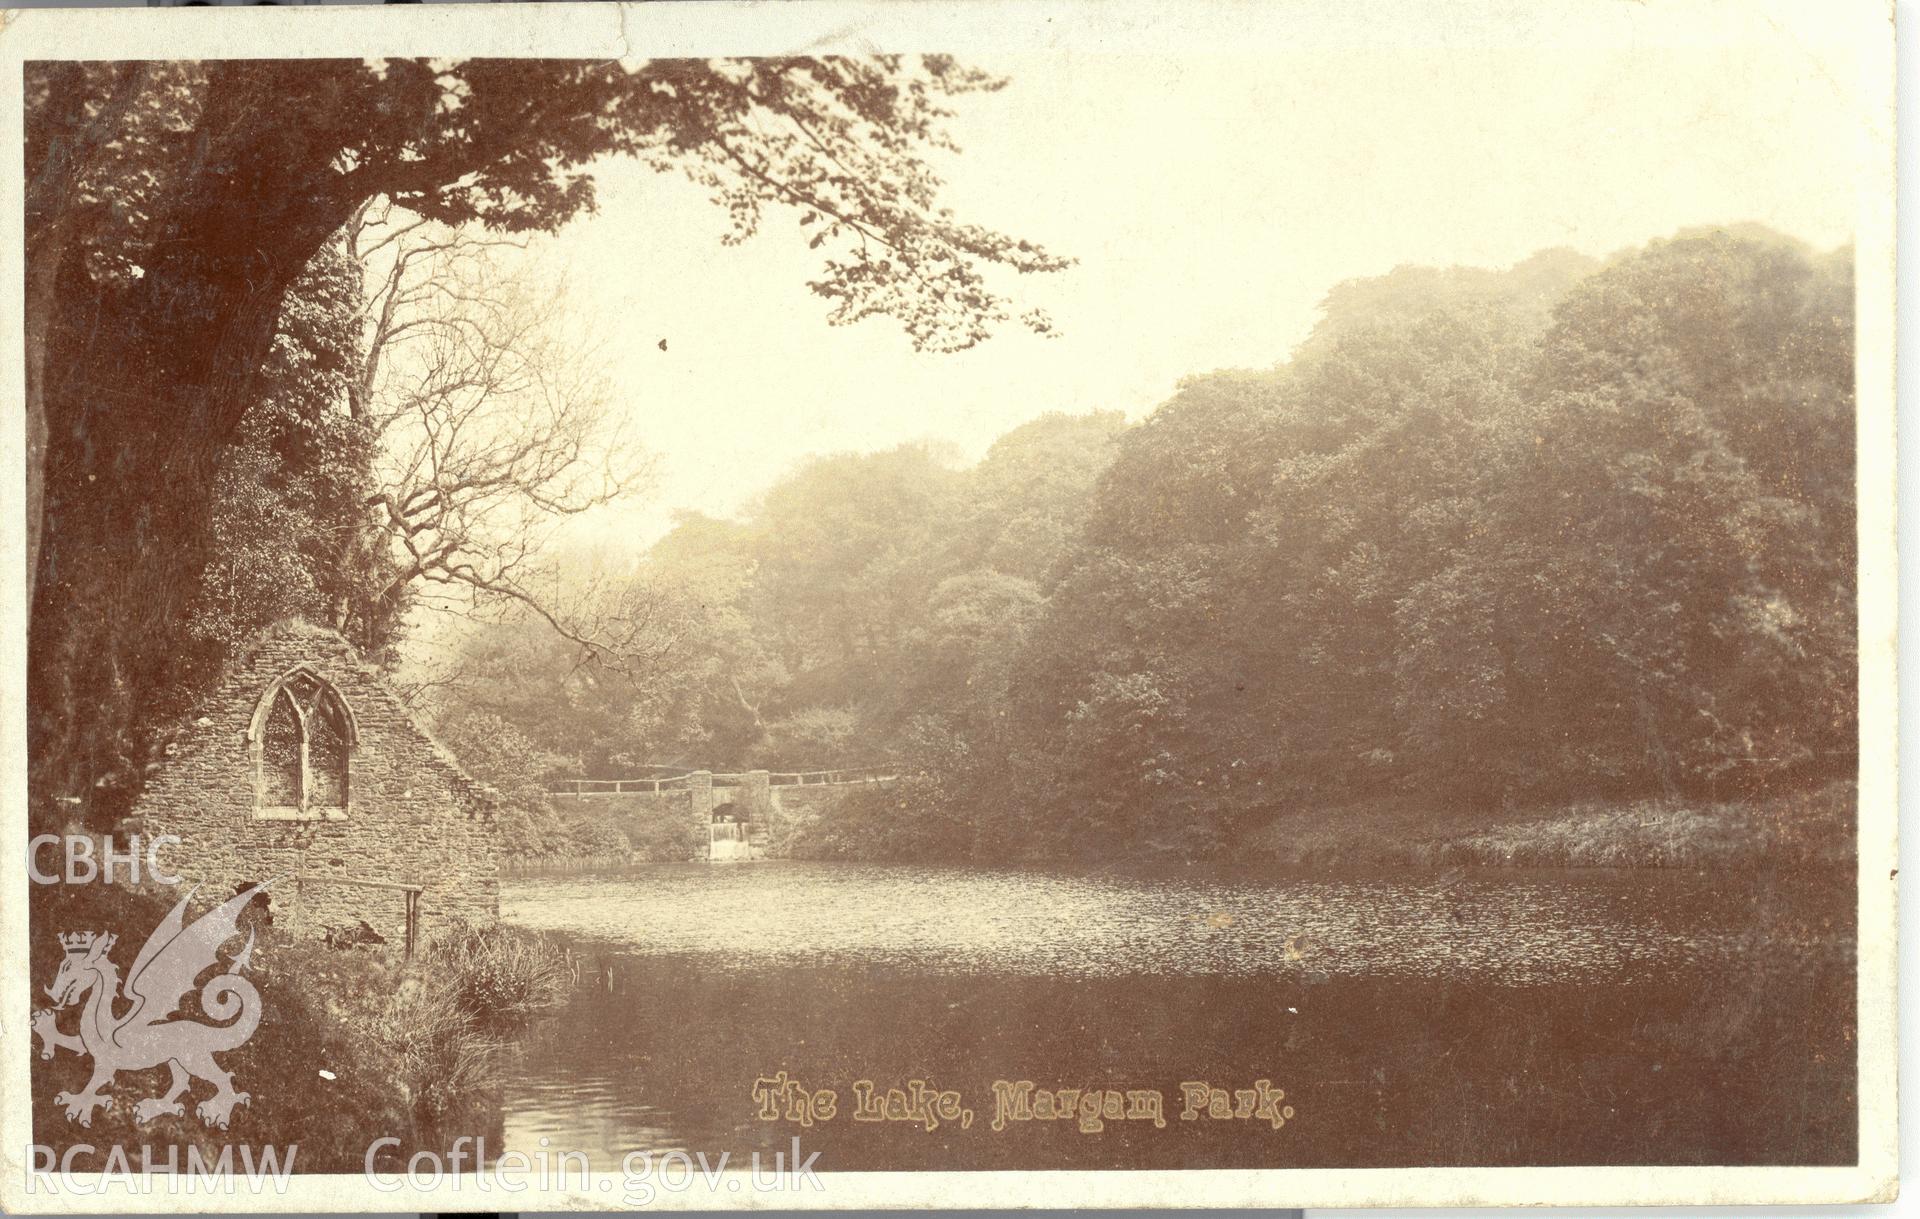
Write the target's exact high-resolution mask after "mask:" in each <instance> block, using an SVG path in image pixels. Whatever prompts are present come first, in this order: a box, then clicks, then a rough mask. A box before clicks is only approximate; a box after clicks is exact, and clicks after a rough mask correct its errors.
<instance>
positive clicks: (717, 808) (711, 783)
mask: <svg viewBox="0 0 1920 1219" xmlns="http://www.w3.org/2000/svg"><path fill="white" fill-rule="evenodd" d="M656 769H662V770H664V769H668V768H666V767H659V768H656ZM897 778H899V775H898V774H896V773H895V772H894V771H893V770H892V769H891V768H888V767H882V766H845V767H839V768H836V769H833V770H797V771H767V770H743V771H712V770H690V771H683V772H682V773H679V774H672V775H643V776H639V777H636V778H631V779H557V780H554V781H553V782H551V783H549V784H548V785H547V794H548V795H550V796H552V797H553V798H554V799H555V800H558V801H561V802H562V803H565V802H570V801H574V800H579V801H582V802H586V801H592V802H593V803H594V804H595V805H596V806H597V808H599V809H604V810H605V811H607V812H611V813H614V814H616V815H618V814H626V815H629V816H635V817H638V816H652V817H658V816H663V815H664V816H675V815H684V816H685V817H686V818H687V822H688V825H689V827H690V829H691V830H692V832H693V837H694V838H695V839H696V840H699V839H704V841H705V857H706V858H708V859H710V860H715V861H718V860H726V859H754V858H758V857H760V856H763V855H765V854H767V851H768V848H769V846H770V845H771V844H772V843H773V841H774V840H775V839H776V838H777V837H780V836H783V834H784V831H785V830H786V829H788V828H790V826H791V824H792V822H794V821H795V820H797V819H801V818H810V817H814V816H818V815H819V813H820V812H821V810H822V809H823V808H825V807H828V806H830V805H831V804H833V803H834V802H835V801H836V800H837V799H838V798H840V797H841V796H842V795H844V794H845V793H847V792H849V791H853V790H857V789H860V788H863V787H867V786H869V785H871V784H875V783H889V782H892V781H893V780H894V779H897Z"/></svg>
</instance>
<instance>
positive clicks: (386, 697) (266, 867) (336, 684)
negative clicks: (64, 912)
mask: <svg viewBox="0 0 1920 1219" xmlns="http://www.w3.org/2000/svg"><path fill="white" fill-rule="evenodd" d="M131 820H132V823H131V825H130V826H129V828H130V829H133V830H135V831H137V832H138V833H140V834H142V835H144V836H146V837H147V839H148V840H149V841H151V839H152V838H153V837H154V836H156V835H160V834H174V835H177V836H178V837H179V838H180V839H181V842H180V843H179V845H177V846H170V847H169V848H168V849H167V850H166V851H165V852H164V853H163V857H164V859H165V860H166V861H167V863H168V866H169V867H171V868H172V869H173V871H175V872H176V873H178V874H179V875H180V877H181V878H182V880H183V882H185V883H197V884H201V885H203V886H205V887H206V890H207V891H208V892H215V891H218V892H221V893H223V894H224V893H231V892H235V891H237V887H238V886H244V885H247V884H251V883H253V882H255V881H263V880H264V881H273V882H275V883H274V884H273V887H272V889H271V890H270V892H271V895H272V906H271V910H272V914H273V921H274V925H275V927H276V928H281V929H287V930H291V931H293V932H295V933H296V934H303V935H313V936H319V935H324V934H329V933H333V934H349V935H351V934H356V933H357V934H359V935H363V936H364V934H365V931H364V930H363V929H361V927H360V925H361V924H362V923H364V924H366V926H367V927H369V928H371V929H372V930H373V931H374V932H376V933H378V934H379V935H380V936H381V937H382V938H384V939H385V940H387V941H388V942H389V943H391V944H393V945H395V946H396V947H398V946H401V945H402V944H410V943H411V942H412V939H413V937H414V935H415V934H416V933H417V932H423V931H424V932H431V930H432V929H433V928H434V926H435V925H436V924H440V923H444V922H446V921H447V920H449V919H459V920H464V921H469V922H488V921H492V920H493V919H495V918H497V917H498V915H499V910H500V893H499V880H498V868H499V848H498V834H497V828H496V824H495V812H494V801H493V798H492V794H491V792H490V790H489V789H487V788H486V787H485V786H483V785H482V784H481V783H479V782H478V781H477V780H475V779H473V778H472V777H471V776H469V775H468V774H467V773H466V772H465V771H463V770H461V769H460V766H459V764H458V763H457V762H455V761H454V759H453V757H452V755H450V754H449V753H447V751H446V750H445V749H443V748H441V746H440V745H439V744H437V743H436V742H435V741H434V740H433V738H432V737H430V736H429V735H427V733H426V731H425V730H424V729H422V728H421V727H420V726H419V725H418V724H416V723H415V722H414V720H413V717H412V716H411V715H410V714H409V713H408V712H407V709H406V707H405V706H404V705H403V704H402V703H401V701H400V699H399V697H398V696H397V695H395V694H394V692H393V691H392V690H391V689H390V688H389V687H388V686H387V685H386V683H385V682H384V681H383V680H381V678H380V676H379V674H378V673H377V672H376V671H375V670H374V669H373V668H372V667H371V666H369V665H368V664H366V663H365V662H364V661H362V660H361V659H360V657H359V655H358V654H357V653H356V652H355V651H354V649H353V647H352V645H351V644H349V643H348V642H347V641H346V640H345V639H343V638H341V636H340V635H339V634H338V633H337V632H335V631H331V630H328V629H326V628H324V627H317V626H313V625H310V624H308V623H305V622H299V621H287V622H282V623H279V624H277V625H275V626H273V627H270V628H268V630H267V631H265V632H264V633H262V634H261V635H260V636H258V637H257V638H255V639H254V640H253V641H252V643H251V644H250V645H249V646H248V647H246V648H244V649H243V650H242V651H241V653H240V654H239V655H238V656H237V657H236V658H235V660H234V661H233V663H232V664H231V665H230V666H229V667H228V669H227V671H226V672H225V674H224V675H223V676H222V677H221V679H220V682H219V684H218V686H217V687H216V688H215V689H214V690H213V692H212V693H211V694H210V695H209V696H208V697H207V698H206V699H205V701H204V702H203V703H202V704H201V706H200V707H199V708H197V709H196V710H195V711H194V712H193V713H192V714H191V715H190V716H189V717H188V719H187V720H186V721H185V723H184V724H183V726H182V727H181V729H180V730H179V731H178V732H177V733H175V734H174V736H173V738H172V740H171V741H170V742H169V743H168V745H167V748H166V756H165V758H164V760H163V761H162V762H161V763H160V765H159V767H158V768H157V769H156V771H155V772H154V773H153V774H151V775H150V776H149V777H148V780H147V783H146V787H145V790H144V791H143V793H142V794H141V796H140V799H139V801H138V803H136V804H135V806H134V809H133V813H132V819H131Z"/></svg>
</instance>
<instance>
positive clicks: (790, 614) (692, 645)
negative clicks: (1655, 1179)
mask: <svg viewBox="0 0 1920 1219" xmlns="http://www.w3.org/2000/svg"><path fill="white" fill-rule="evenodd" d="M1852 350H1853V337H1852V283H1851V263H1850V253H1849V252H1847V251H1841V252H1839V253H1836V254H1831V255H1816V254H1814V253H1812V252H1810V251H1807V250H1805V249H1802V248H1800V247H1798V246H1797V245H1795V244H1794V243H1793V242H1791V241H1787V240H1784V239H1782V238H1779V237H1778V236H1776V235H1773V234H1769V233H1766V232H1759V231H1736V232H1720V231H1702V232H1699V233H1692V234H1683V235H1681V236H1679V237H1677V238H1675V239H1673V240H1670V241H1661V242H1656V243H1653V244H1651V245H1649V246H1647V247H1646V248H1644V249H1638V250H1632V251H1627V252H1624V253H1622V254H1620V255H1618V256H1616V257H1613V258H1611V259H1608V260H1606V261H1604V262H1598V261H1593V260H1588V259H1585V258H1582V257H1579V256H1577V255H1573V254H1571V253H1569V252H1566V251H1548V252H1544V253H1542V254H1539V255H1536V256H1535V257H1533V258H1531V259H1529V260H1527V261H1525V262H1523V263H1521V264H1520V265H1519V266H1517V267H1515V268H1513V269H1511V270H1509V271H1505V272H1497V273H1496V272H1488V271H1480V270H1469V269H1447V270H1434V269H1425V268H1411V267H1409V268H1401V269H1399V270H1396V271H1394V272H1392V273H1390V274H1388V275H1385V276H1382V277H1378V278H1374V279H1366V280H1358V281H1354V282H1350V283H1346V284H1342V285H1340V286H1338V287H1337V288H1335V289H1334V290H1333V291H1332V292H1330V293H1329V294H1328V296H1327V298H1326V304H1325V310H1324V317H1323V320H1322V321H1321V323H1320V325H1319V326H1318V328H1317V329H1316V330H1315V331H1314V333H1313V334H1312V336H1311V337H1309V338H1308V339H1307V340H1306V341H1305V342H1304V343H1303V344H1301V345H1300V346H1299V348H1298V349H1297V350H1296V351H1295V352H1294V353H1293V355H1292V357H1291V358H1290V359H1287V360H1285V361H1283V362H1281V363H1280V364H1278V365H1276V366H1275V367H1274V368H1271V369H1268V370H1261V371H1240V372H1220V373H1212V374H1207V375H1201V376H1195V377H1193V378H1191V379H1190V380H1189V381H1187V382H1186V383H1185V384H1184V385H1182V386H1181V387H1180V389H1179V391H1178V392H1177V393H1176V394H1175V395H1174V396H1173V398H1172V399H1171V400H1169V401H1168V402H1166V403H1164V404H1163V405H1161V406H1160V407H1159V408H1158V409H1157V410H1155V411H1154V412H1153V413H1152V414H1151V415H1150V416H1149V417H1148V418H1147V419H1146V420H1144V421H1143V422H1141V423H1139V424H1138V425H1135V426H1127V425H1126V424H1125V423H1124V421H1123V420H1122V418H1121V417H1120V416H1119V415H1118V414H1111V413H1109V414H1094V415H1087V416H1065V415H1058V414H1055V415H1046V416H1043V417H1041V418H1039V419H1036V420H1035V421H1034V422H1032V423H1029V424H1026V425H1024V426H1022V427H1020V428H1017V429H1015V430H1014V431H1012V432H1010V433H1008V434H1007V435H1005V436H1003V437H1002V438H1001V439H1000V440H999V441H998V442H997V443H996V444H995V445H994V446H993V447H992V449H991V451H990V452H989V453H988V454H987V456H986V457H985V459H984V460H982V461H980V462H979V463H978V464H976V465H973V466H970V467H964V466H961V465H959V464H957V463H954V462H952V461H949V460H944V459H943V457H942V455H941V454H940V453H938V452H934V451H930V450H929V449H928V448H926V447H920V446H915V447H906V448H901V449H896V450H893V451H890V452H884V453H872V454H861V455H837V456H831V457H824V458H819V459H816V460H813V461H811V462H809V463H808V464H806V465H805V466H804V467H803V468H802V469H800V470H799V472H797V473H796V474H795V475H793V476H792V477H791V478H789V479H787V480H786V481H784V482H782V483H781V484H780V485H778V486H776V487H774V488H772V489H771V490H770V491H768V492H767V493H766V495H765V496H764V498H763V499H762V500H761V501H760V502H759V503H758V505H757V506H756V507H755V508H754V510H753V511H752V512H751V513H750V514H748V515H746V516H745V517H744V519H741V520H738V521H717V520H711V519H706V518H690V519H686V520H684V521H683V522H682V523H681V524H680V526H679V527H678V528H677V529H676V530H675V531H674V532H673V533H672V534H671V535H669V536H668V537H667V538H665V539H664V540H663V541H661V542H660V543H659V544H658V545H657V546H655V547H654V548H653V549H652V551H651V552H650V553H649V554H648V555H647V557H646V558H645V560H644V561H643V562H642V563H640V564H639V565H638V567H637V569H636V572H635V574H634V576H633V577H632V578H633V580H634V582H635V585H634V586H635V587H636V588H643V589H644V590H645V595H646V596H647V597H648V598H649V599H650V601H651V602H652V603H654V604H656V605H658V606H659V607H661V622H662V627H661V629H662V630H663V631H665V632H666V634H667V635H668V636H670V637H671V644H670V646H667V647H666V648H665V649H664V652H663V655H662V656H661V657H660V659H659V660H658V662H657V663H656V664H655V665H653V666H652V667H651V668H650V669H649V671H648V673H647V675H646V677H645V678H644V679H643V680H639V681H625V680H621V679H619V678H618V677H616V676H614V675H611V674H608V673H606V672H604V671H595V669H594V667H593V666H591V665H588V666H581V665H579V664H577V663H576V658H575V656H574V654H573V653H574V652H575V649H571V648H569V647H568V646H567V645H566V644H565V642H564V641H560V640H556V639H555V637H554V636H553V635H552V633H551V632H550V631H543V630H542V629H541V624H540V623H538V621H536V620H533V619H523V620H521V621H518V622H509V623H504V624H501V625H498V626H495V627H492V628H488V629H486V630H483V631H481V632H479V633H477V634H475V635H473V636H472V637H471V638H470V640H469V642H468V644H467V649H468V650H467V657H466V659H467V661H468V662H469V664H468V667H467V671H468V674H469V681H468V685H467V687H466V689H465V690H464V691H463V693H462V695H461V696H460V697H461V702H460V709H459V710H457V711H455V712H453V713H452V714H451V715H450V717H449V718H450V723H449V728H450V729H451V730H452V731H453V732H454V734H455V735H456V737H457V738H458V739H459V740H460V741H461V742H463V743H464V745H465V748H466V751H467V752H468V753H471V754H472V755H474V756H475V757H476V758H479V759H481V760H482V761H481V764H482V765H483V766H485V765H487V764H488V762H490V761H491V759H490V758H488V754H489V753H490V751H498V750H511V751H512V754H513V756H512V758H511V759H510V764H509V765H504V766H498V767H497V768H496V769H497V770H498V771H499V772H502V773H507V772H514V773H522V774H529V775H531V774H535V773H540V772H543V771H555V772H564V773H569V774H588V775H617V774H638V773H647V772H646V771H645V770H644V769H643V766H644V765H646V764H666V765H675V764H677V765H709V766H722V767H724V766H729V765H731V766H745V765H760V766H766V767H770V768H773V769H782V768H801V767H817V766H831V765H850V764H862V763H875V762H884V763H888V764H893V765H897V766H899V767H900V768H901V769H902V770H904V771H907V772H911V773H913V774H915V775H917V776H918V777H916V778H914V779H911V780H909V781H907V782H904V783H902V784H900V785H897V786H895V787H892V788H889V789H887V790H886V791H885V793H884V794H883V795H881V794H876V795H875V796H874V797H873V798H872V799H870V800H868V801H866V802H865V803H864V804H861V805H859V806H857V807H856V808H855V809H854V810H853V811H852V812H851V813H849V814H846V815H843V816H842V817H840V818H838V819H836V820H835V821H833V822H831V823H828V824H823V825H821V826H819V827H816V831H815V837H814V839H813V840H812V841H809V842H807V843H805V844H802V847H803V849H807V850H812V851H816V852H824V853H853V854H863V855H865V854H878V855H894V854H898V855H906V856H913V857H920V858H925V857H953V858H990V859H1004V858H1031V857H1041V858H1044V857H1054V856H1072V857H1085V856H1088V855H1096V856H1097V855H1104V854H1129V855H1132V854H1152V855H1159V854H1174V855H1180V856H1188V857H1192V856H1197V855H1212V854H1219V853H1222V852H1224V851H1226V850H1227V849H1228V848H1229V847H1231V846H1232V844H1234V843H1236V842H1239V841H1242V840H1243V839H1244V836H1245V835H1246V834H1247V833H1248V832H1253V831H1258V830H1260V829H1261V828H1262V827H1263V826H1265V825H1267V824H1268V823H1269V822H1271V821H1273V820H1274V818H1275V817H1276V816H1278V815H1280V814H1282V813H1288V812H1292V811H1294V810H1299V809H1302V808H1307V809H1324V810H1327V814H1328V816H1329V817H1336V816H1338V815H1339V812H1338V810H1340V809H1342V808H1343V807H1351V806H1354V805H1358V804H1363V803H1366V802H1368V801H1380V800H1395V801H1406V800H1409V799H1412V800H1416V801H1426V802H1430V803H1433V804H1436V805H1445V806H1450V807H1454V808H1460V807H1466V808H1469V809H1470V808H1474V807H1482V808H1486V809H1488V810H1497V809H1500V808H1504V807H1512V806H1514V805H1516V804H1518V805H1527V806H1539V807H1544V806H1552V805H1556V804H1566V803H1570V802H1576V801H1602V802H1607V801H1612V802H1616V803H1617V802H1623V801H1631V800H1640V799H1647V798H1653V799H1663V798H1664V799H1688V798H1690V799H1702V798H1709V797H1717V798H1721V799H1728V798H1735V797H1749V796H1754V795H1757V794H1765V793H1775V792H1779V791H1782V790H1791V789H1794V788H1796V787H1801V786H1805V785H1808V784H1812V783H1815V782H1818V781H1820V780H1822V779H1825V778H1827V777H1831V776H1843V775H1846V774H1849V773H1851V768H1852V766H1853V762H1854V723H1855V721H1854V715H1855V711H1854V695H1853V690H1854V677H1855V642H1854V593H1853V589H1854V575H1853V571H1854V546H1855V542H1854V514H1853V480H1852V470H1853V393H1852ZM501 760H502V761H503V762H504V761H509V759H507V758H502V759H501ZM527 794H528V795H529V797H532V796H534V793H531V792H529V793H527Z"/></svg>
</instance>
